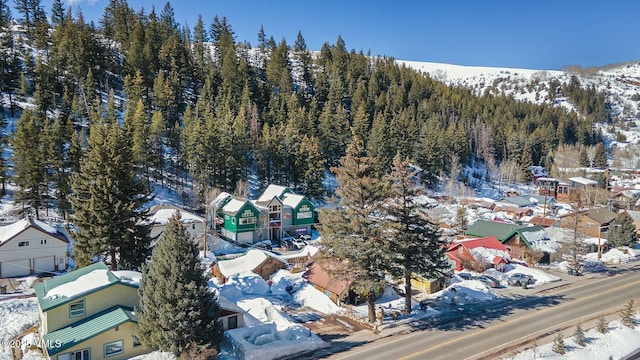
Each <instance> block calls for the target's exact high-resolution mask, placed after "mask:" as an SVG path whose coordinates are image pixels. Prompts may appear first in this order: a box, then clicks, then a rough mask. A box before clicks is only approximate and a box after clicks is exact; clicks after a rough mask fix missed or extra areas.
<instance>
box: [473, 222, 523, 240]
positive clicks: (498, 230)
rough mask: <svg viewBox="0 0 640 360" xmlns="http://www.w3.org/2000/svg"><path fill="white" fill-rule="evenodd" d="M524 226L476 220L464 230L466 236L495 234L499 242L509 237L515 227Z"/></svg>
mask: <svg viewBox="0 0 640 360" xmlns="http://www.w3.org/2000/svg"><path fill="white" fill-rule="evenodd" d="M523 227H525V226H522V225H516V224H507V223H501V222H496V221H487V220H476V222H474V223H473V224H472V225H471V226H469V229H468V230H467V231H466V232H465V234H466V235H468V236H478V237H488V236H495V237H496V238H497V239H498V240H500V242H503V241H505V240H507V239H508V238H509V236H511V235H512V234H513V233H514V232H515V231H516V230H517V229H520V228H523Z"/></svg>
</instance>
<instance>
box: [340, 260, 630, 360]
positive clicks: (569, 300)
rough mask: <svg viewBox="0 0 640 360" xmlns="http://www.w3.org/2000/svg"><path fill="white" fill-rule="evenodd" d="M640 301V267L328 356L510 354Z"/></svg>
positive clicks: (472, 311) (468, 356) (463, 313)
mask: <svg viewBox="0 0 640 360" xmlns="http://www.w3.org/2000/svg"><path fill="white" fill-rule="evenodd" d="M632 298H633V299H636V304H640V301H639V300H640V299H639V298H640V271H626V272H623V273H621V274H619V275H615V276H612V277H606V276H603V277H601V278H596V279H594V280H588V281H581V282H580V283H578V284H574V285H573V286H571V287H566V288H559V289H556V290H551V291H549V292H547V293H544V292H542V293H536V294H532V295H524V294H523V295H519V296H517V297H516V298H515V299H513V300H508V301H504V302H500V303H496V304H492V305H490V306H488V307H486V308H484V309H472V308H469V309H464V308H461V309H460V310H459V311H458V312H457V313H455V314H453V315H452V317H451V318H450V319H449V321H448V322H446V323H445V324H439V325H433V326H431V325H429V324H426V323H424V322H416V323H414V324H412V325H413V326H414V327H415V328H416V331H414V332H411V333H409V334H407V335H397V336H392V337H389V338H384V339H381V340H379V341H375V342H372V343H368V344H365V345H359V346H355V347H353V348H352V349H351V350H349V351H346V352H342V353H339V354H333V355H331V356H330V357H328V358H331V359H366V360H374V359H433V360H437V359H482V358H495V356H496V354H502V355H504V356H508V355H509V353H510V351H513V350H510V349H509V348H510V347H517V345H519V344H521V343H523V342H524V341H525V340H528V339H530V338H532V337H533V336H542V335H544V334H549V333H551V332H553V331H555V330H556V329H558V328H573V327H575V325H576V324H577V323H583V322H586V321H588V320H592V319H595V318H598V317H600V316H601V314H615V313H616V312H617V311H619V310H620V309H621V308H622V307H623V306H624V305H625V304H626V303H628V301H629V300H630V299H632Z"/></svg>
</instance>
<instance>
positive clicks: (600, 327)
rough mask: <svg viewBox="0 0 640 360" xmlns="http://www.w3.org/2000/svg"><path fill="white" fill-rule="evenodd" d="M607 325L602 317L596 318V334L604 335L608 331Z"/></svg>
mask: <svg viewBox="0 0 640 360" xmlns="http://www.w3.org/2000/svg"><path fill="white" fill-rule="evenodd" d="M608 325H609V324H608V323H607V320H606V319H605V318H604V315H602V316H600V318H598V323H597V324H596V329H597V330H598V332H599V333H600V334H606V333H607V331H609V329H608Z"/></svg>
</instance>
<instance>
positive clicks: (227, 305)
mask: <svg viewBox="0 0 640 360" xmlns="http://www.w3.org/2000/svg"><path fill="white" fill-rule="evenodd" d="M218 304H220V308H221V309H224V310H227V311H230V312H234V313H245V312H246V311H245V310H244V309H243V308H241V307H240V306H238V305H236V304H235V303H234V302H232V301H231V300H229V299H227V298H226V297H224V296H222V295H220V293H219V292H218Z"/></svg>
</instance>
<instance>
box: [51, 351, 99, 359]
mask: <svg viewBox="0 0 640 360" xmlns="http://www.w3.org/2000/svg"><path fill="white" fill-rule="evenodd" d="M89 354H90V351H89V349H82V350H78V351H74V352H70V353H66V354H60V355H58V360H89V359H91V356H89Z"/></svg>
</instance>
